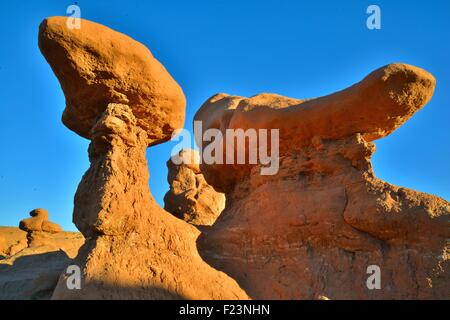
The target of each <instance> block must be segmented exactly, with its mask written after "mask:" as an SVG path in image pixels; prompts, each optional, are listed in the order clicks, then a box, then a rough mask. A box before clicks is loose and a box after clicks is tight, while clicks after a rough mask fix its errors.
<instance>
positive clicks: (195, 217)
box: [164, 149, 225, 226]
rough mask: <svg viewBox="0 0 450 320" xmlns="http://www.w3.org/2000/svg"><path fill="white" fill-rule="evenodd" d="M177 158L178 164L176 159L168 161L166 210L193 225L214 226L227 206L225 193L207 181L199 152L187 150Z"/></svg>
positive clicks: (181, 152) (182, 151)
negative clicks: (201, 168)
mask: <svg viewBox="0 0 450 320" xmlns="http://www.w3.org/2000/svg"><path fill="white" fill-rule="evenodd" d="M174 158H175V161H176V163H174V161H173V160H172V158H171V159H169V161H167V168H168V169H169V170H168V175H167V180H168V182H169V185H170V190H169V191H168V192H167V193H166V195H165V196H164V209H165V210H167V211H168V212H170V213H172V214H173V215H175V216H176V217H178V218H180V219H183V220H184V221H186V222H189V223H191V224H193V225H198V226H201V225H203V226H209V225H212V224H213V223H214V221H216V219H217V217H218V216H219V215H220V213H221V212H222V210H223V208H224V207H225V196H224V194H223V193H219V192H216V191H215V190H214V188H213V187H211V186H210V185H209V184H207V183H206V181H205V178H204V177H203V174H202V173H201V171H200V168H199V154H198V152H197V151H195V150H192V149H183V150H181V151H180V152H179V153H178V154H177V155H176V156H175V157H174ZM178 163H179V164H178Z"/></svg>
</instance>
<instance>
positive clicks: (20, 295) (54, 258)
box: [0, 227, 84, 300]
mask: <svg viewBox="0 0 450 320" xmlns="http://www.w3.org/2000/svg"><path fill="white" fill-rule="evenodd" d="M1 242H3V243H4V244H5V246H4V247H3V248H1V247H0V252H1V251H3V253H0V255H1V256H2V257H1V259H0V299H1V300H3V299H8V300H9V299H20V300H24V299H25V300H30V299H31V300H34V299H50V297H51V295H52V293H53V290H54V289H55V287H56V284H57V282H58V278H59V276H60V274H61V273H62V272H63V271H64V270H65V269H66V267H67V266H68V265H70V264H71V263H72V258H74V257H75V256H76V255H77V253H78V249H79V248H80V246H81V245H82V244H83V243H84V238H83V236H82V235H81V234H80V233H78V232H59V233H49V232H42V231H33V232H31V237H30V236H29V237H28V239H27V233H26V232H24V231H22V230H20V229H18V228H13V227H0V243H1Z"/></svg>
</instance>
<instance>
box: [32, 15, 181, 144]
mask: <svg viewBox="0 0 450 320" xmlns="http://www.w3.org/2000/svg"><path fill="white" fill-rule="evenodd" d="M66 21H67V17H51V18H47V19H45V20H44V21H43V22H42V23H41V25H40V28H39V48H40V50H41V52H42V54H43V55H44V56H45V58H46V60H47V61H48V63H49V64H50V66H51V67H52V69H53V72H54V73H55V75H56V76H57V78H58V80H59V82H60V84H61V87H62V89H63V91H64V94H65V97H66V109H65V111H64V114H63V118H62V119H63V123H64V124H65V125H66V126H67V127H68V128H69V129H71V130H73V131H75V132H76V133H78V134H79V135H81V136H83V137H85V138H88V139H90V138H91V136H90V134H91V132H90V130H91V128H92V126H93V125H94V123H95V122H96V118H97V117H98V116H99V115H101V114H102V112H103V111H104V110H105V109H106V107H107V105H108V104H109V103H121V104H126V105H129V106H130V107H131V109H132V110H133V114H134V116H135V117H136V118H137V122H138V125H139V126H140V127H141V128H143V129H144V130H145V131H146V132H147V135H148V144H149V145H154V144H158V143H161V142H163V141H166V140H168V139H169V138H170V136H171V133H172V131H174V130H175V129H178V128H181V127H182V126H183V123H184V115H185V105H186V101H185V97H184V94H183V91H182V89H181V88H180V86H179V85H178V84H177V83H176V82H175V80H174V79H173V78H172V77H171V76H170V74H169V73H168V72H167V71H166V69H165V68H164V66H163V65H162V64H161V63H159V61H158V60H156V59H155V58H154V57H153V55H152V54H151V52H150V51H149V50H148V49H147V48H146V47H145V46H144V45H143V44H141V43H139V42H137V41H135V40H133V39H132V38H130V37H128V36H126V35H124V34H122V33H119V32H116V31H114V30H112V29H110V28H108V27H106V26H103V25H100V24H97V23H95V22H91V21H88V20H84V19H82V21H81V28H80V29H69V28H68V27H67V26H66Z"/></svg>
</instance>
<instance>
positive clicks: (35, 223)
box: [19, 208, 62, 233]
mask: <svg viewBox="0 0 450 320" xmlns="http://www.w3.org/2000/svg"><path fill="white" fill-rule="evenodd" d="M30 216H31V218H28V219H24V220H22V221H20V224H19V228H20V229H21V230H23V231H26V232H29V233H32V232H36V231H42V232H50V233H58V232H61V231H62V229H61V227H60V226H59V225H58V224H56V223H54V222H51V221H49V220H48V211H47V210H45V209H41V208H39V209H34V210H32V211H31V212H30Z"/></svg>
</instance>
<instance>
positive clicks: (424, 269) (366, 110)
mask: <svg viewBox="0 0 450 320" xmlns="http://www.w3.org/2000/svg"><path fill="white" fill-rule="evenodd" d="M434 87H435V79H434V78H433V76H431V75H430V74H429V73H427V72H426V71H424V70H421V69H419V68H416V67H413V66H409V65H404V64H393V65H388V66H385V67H383V68H381V69H378V70H376V71H374V72H373V73H371V74H370V75H369V76H368V77H366V78H365V79H364V80H363V81H361V82H359V83H357V84H355V85H354V86H352V87H350V88H348V89H345V90H343V91H340V92H338V93H335V94H332V95H330V96H326V97H322V98H318V99H313V100H297V99H291V98H286V97H282V96H279V95H273V94H261V95H257V96H254V97H251V98H243V97H233V96H228V95H225V94H220V95H216V96H214V97H212V98H211V99H209V100H208V101H207V102H206V103H205V104H204V105H203V106H202V107H201V109H200V110H199V111H198V113H197V114H196V116H195V119H194V120H201V121H203V130H206V129H208V128H218V129H220V130H222V132H224V130H225V129H238V128H241V129H249V128H256V129H259V128H264V129H279V130H280V133H279V134H280V159H279V160H280V169H279V172H278V173H277V174H276V175H272V176H262V175H260V168H259V165H246V166H243V165H219V164H214V165H206V164H202V165H201V168H202V172H203V174H204V175H205V178H206V180H207V181H208V182H209V183H210V184H211V185H212V186H214V187H215V189H216V190H220V191H224V192H226V197H227V205H226V208H225V210H224V211H223V212H222V214H221V215H220V217H219V218H218V220H217V221H216V223H215V224H214V225H213V226H212V227H211V228H210V230H208V231H207V232H206V233H205V234H204V235H202V237H201V238H200V240H199V248H200V249H201V250H200V252H201V253H202V256H203V257H204V258H205V260H207V261H208V262H210V263H211V264H212V265H213V266H215V267H216V268H218V269H220V270H223V271H225V272H226V273H228V274H230V275H231V276H232V277H234V278H235V279H236V280H237V281H238V283H239V284H240V285H241V286H242V287H243V288H244V289H245V290H246V292H247V293H248V294H249V295H250V296H251V297H252V298H259V299H272V298H273V299H318V298H319V297H320V296H326V297H328V298H330V299H355V298H359V299H381V298H385V299H414V298H421V299H422V298H424V299H428V298H438V299H448V297H449V296H450V295H449V294H450V291H449V290H450V268H449V267H450V266H449V262H450V248H449V244H448V242H447V241H448V240H447V239H448V238H450V228H449V227H450V225H449V216H450V204H449V203H448V202H446V201H445V200H443V199H441V198H439V197H436V196H433V195H428V194H425V193H421V192H416V191H413V190H410V189H407V188H401V187H397V186H393V185H391V184H389V183H386V182H384V181H382V180H380V179H377V178H376V177H375V175H374V172H373V170H372V166H371V162H370V158H371V156H372V154H373V152H374V151H375V145H374V144H373V143H372V142H371V141H372V140H374V139H378V138H381V137H384V136H386V135H388V134H389V133H391V132H392V131H394V130H395V129H396V128H398V127H399V126H400V125H402V124H403V123H404V122H405V121H407V120H408V119H409V118H410V117H411V116H412V115H413V114H414V113H415V112H416V111H417V110H419V109H420V108H421V107H423V106H424V105H425V104H426V103H427V102H428V101H429V99H430V98H431V96H432V94H433V90H434ZM205 146H206V145H205V144H203V147H205ZM247 147H248V144H247ZM224 152H225V149H224ZM370 265H378V266H379V267H380V268H381V289H380V290H369V289H368V288H367V286H366V280H367V278H368V277H369V274H367V273H366V272H367V267H368V266H370Z"/></svg>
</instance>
